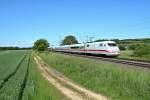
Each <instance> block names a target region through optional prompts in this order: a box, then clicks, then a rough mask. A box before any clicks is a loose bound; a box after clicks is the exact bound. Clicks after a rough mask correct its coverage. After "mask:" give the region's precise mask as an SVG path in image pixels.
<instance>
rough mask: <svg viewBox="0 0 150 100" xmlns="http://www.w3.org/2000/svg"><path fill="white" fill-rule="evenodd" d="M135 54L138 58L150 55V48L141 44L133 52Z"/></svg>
mask: <svg viewBox="0 0 150 100" xmlns="http://www.w3.org/2000/svg"><path fill="white" fill-rule="evenodd" d="M133 54H134V56H138V57H142V56H145V55H150V46H149V45H144V44H139V45H137V47H136V48H135V50H134V51H133Z"/></svg>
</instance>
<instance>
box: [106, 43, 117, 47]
mask: <svg viewBox="0 0 150 100" xmlns="http://www.w3.org/2000/svg"><path fill="white" fill-rule="evenodd" d="M108 46H110V47H115V46H117V45H116V44H115V43H108Z"/></svg>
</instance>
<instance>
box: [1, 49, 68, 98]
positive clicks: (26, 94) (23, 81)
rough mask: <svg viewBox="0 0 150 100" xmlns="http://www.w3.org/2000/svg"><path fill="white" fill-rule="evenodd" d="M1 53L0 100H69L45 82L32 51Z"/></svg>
mask: <svg viewBox="0 0 150 100" xmlns="http://www.w3.org/2000/svg"><path fill="white" fill-rule="evenodd" d="M5 52H6V51H1V52H0V100H67V99H66V97H65V96H64V95H63V94H62V93H60V92H59V91H58V90H56V89H55V88H54V87H53V86H52V85H49V83H48V82H47V81H46V80H44V78H43V77H42V76H41V74H40V72H39V71H38V69H37V67H36V65H35V63H34V62H33V59H32V56H31V51H23V50H22V51H21V50H20V51H7V53H5Z"/></svg>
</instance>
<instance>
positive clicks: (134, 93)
mask: <svg viewBox="0 0 150 100" xmlns="http://www.w3.org/2000/svg"><path fill="white" fill-rule="evenodd" d="M39 55H40V56H41V57H42V58H43V60H44V61H45V62H47V63H48V64H49V65H50V66H51V67H53V68H55V69H56V70H58V71H60V72H61V73H63V74H65V75H66V76H67V77H69V78H70V79H72V80H73V81H74V82H76V83H79V84H80V85H82V86H83V87H85V88H87V89H90V90H92V91H95V92H97V93H101V94H104V95H106V96H108V97H110V98H112V99H115V100H116V99H118V100H138V99H139V100H149V99H150V70H149V69H142V68H135V67H131V66H127V65H121V64H115V63H108V62H102V61H96V60H91V59H85V58H79V57H73V56H66V55H63V54H56V53H49V54H47V53H46V54H45V53H40V54H39Z"/></svg>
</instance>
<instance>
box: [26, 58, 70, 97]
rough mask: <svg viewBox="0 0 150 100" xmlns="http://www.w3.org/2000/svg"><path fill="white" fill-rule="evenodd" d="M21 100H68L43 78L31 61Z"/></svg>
mask: <svg viewBox="0 0 150 100" xmlns="http://www.w3.org/2000/svg"><path fill="white" fill-rule="evenodd" d="M23 100H68V98H66V97H65V96H64V95H63V94H62V93H60V92H59V91H58V90H57V89H56V88H55V87H54V86H52V85H51V84H49V83H48V81H46V80H45V79H44V78H43V76H42V75H41V74H40V71H39V70H38V67H37V65H36V64H35V63H34V61H33V59H31V64H30V67H29V76H28V79H27V84H26V87H25V90H24V94H23Z"/></svg>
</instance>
